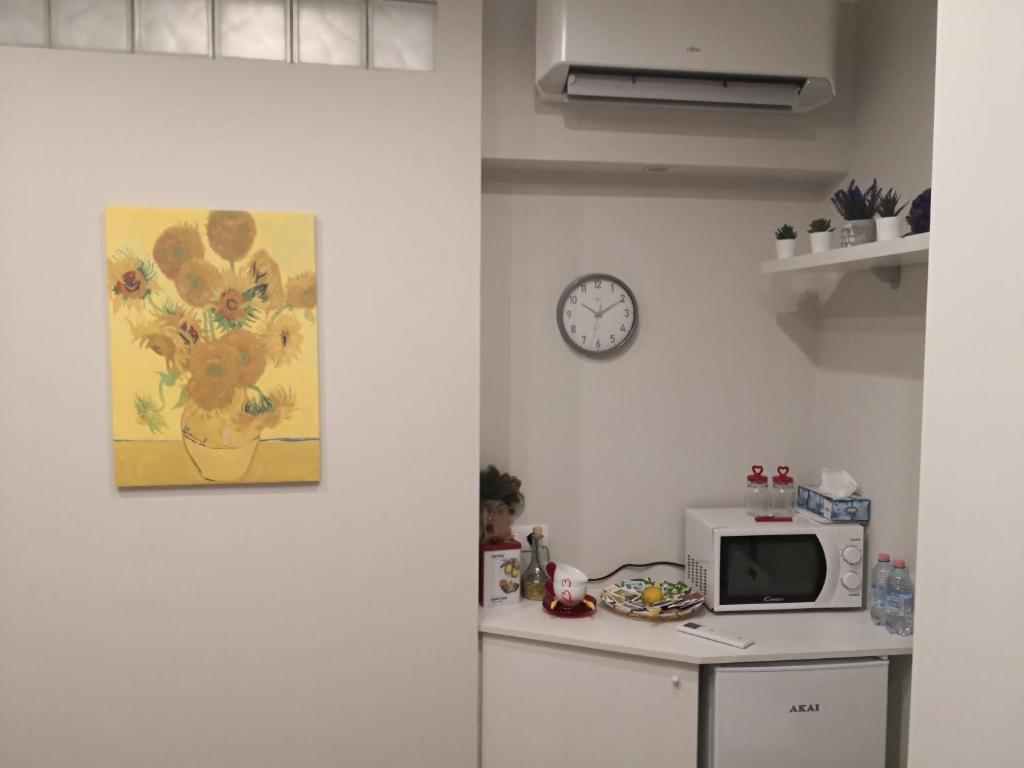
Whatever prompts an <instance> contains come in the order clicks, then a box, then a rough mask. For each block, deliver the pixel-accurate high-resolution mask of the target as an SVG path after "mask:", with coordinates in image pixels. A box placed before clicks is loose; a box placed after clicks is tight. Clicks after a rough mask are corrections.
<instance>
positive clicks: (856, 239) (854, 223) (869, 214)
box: [832, 179, 878, 248]
mask: <svg viewBox="0 0 1024 768" xmlns="http://www.w3.org/2000/svg"><path fill="white" fill-rule="evenodd" d="M832 205H834V206H835V207H836V210H837V211H839V215H840V216H842V217H843V219H844V221H843V226H842V228H841V229H840V237H839V241H840V242H839V244H840V246H842V247H843V248H849V247H850V246H851V245H861V244H862V243H873V242H874V241H875V210H876V208H877V207H878V179H875V180H874V181H872V182H871V186H870V187H868V188H867V191H865V192H861V190H860V187H858V186H857V182H856V180H854V179H851V180H850V186H849V187H847V188H846V189H840V190H837V191H836V193H835V194H834V195H832Z"/></svg>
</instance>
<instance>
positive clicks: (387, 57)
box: [370, 0, 437, 71]
mask: <svg viewBox="0 0 1024 768" xmlns="http://www.w3.org/2000/svg"><path fill="white" fill-rule="evenodd" d="M370 14H371V16H370V50H371V66H372V67H373V68H374V69H411V70H418V71H429V70H432V69H433V68H434V37H435V34H436V26H437V6H436V5H434V4H433V3H420V2H408V1H407V0H371V3H370Z"/></svg>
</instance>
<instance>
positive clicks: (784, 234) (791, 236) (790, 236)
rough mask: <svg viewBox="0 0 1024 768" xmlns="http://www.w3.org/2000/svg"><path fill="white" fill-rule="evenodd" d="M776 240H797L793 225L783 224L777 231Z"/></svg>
mask: <svg viewBox="0 0 1024 768" xmlns="http://www.w3.org/2000/svg"><path fill="white" fill-rule="evenodd" d="M775 239H776V240H796V230H795V229H793V226H792V225H791V224H783V225H782V226H781V227H779V228H778V229H776V230H775Z"/></svg>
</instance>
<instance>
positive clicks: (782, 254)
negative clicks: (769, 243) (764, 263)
mask: <svg viewBox="0 0 1024 768" xmlns="http://www.w3.org/2000/svg"><path fill="white" fill-rule="evenodd" d="M794 253H796V240H776V241H775V255H776V256H778V257H779V258H780V259H788V258H789V257H790V256H792V255H793V254H794Z"/></svg>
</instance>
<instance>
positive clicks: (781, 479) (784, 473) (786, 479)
mask: <svg viewBox="0 0 1024 768" xmlns="http://www.w3.org/2000/svg"><path fill="white" fill-rule="evenodd" d="M775 471H776V472H778V473H779V474H777V475H776V476H775V477H773V478H772V482H773V483H775V485H792V484H793V478H792V477H790V476H789V467H787V466H786V465H785V464H783V465H782V466H780V467H778V468H777V469H776V470H775Z"/></svg>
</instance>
